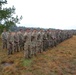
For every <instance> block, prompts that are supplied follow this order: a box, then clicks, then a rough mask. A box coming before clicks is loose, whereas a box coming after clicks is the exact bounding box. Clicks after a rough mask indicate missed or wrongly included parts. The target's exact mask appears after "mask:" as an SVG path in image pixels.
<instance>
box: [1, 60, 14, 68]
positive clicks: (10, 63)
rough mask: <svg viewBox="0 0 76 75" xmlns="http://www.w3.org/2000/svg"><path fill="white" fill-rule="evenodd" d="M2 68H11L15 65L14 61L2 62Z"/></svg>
mask: <svg viewBox="0 0 76 75" xmlns="http://www.w3.org/2000/svg"><path fill="white" fill-rule="evenodd" d="M1 64H2V66H3V67H6V66H11V65H13V64H14V61H10V62H7V61H2V62H1Z"/></svg>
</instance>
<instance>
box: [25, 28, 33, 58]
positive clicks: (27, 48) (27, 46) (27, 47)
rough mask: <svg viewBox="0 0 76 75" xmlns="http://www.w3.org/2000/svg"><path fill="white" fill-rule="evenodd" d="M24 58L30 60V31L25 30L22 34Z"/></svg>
mask: <svg viewBox="0 0 76 75" xmlns="http://www.w3.org/2000/svg"><path fill="white" fill-rule="evenodd" d="M24 41H25V43H24V57H25V58H31V54H32V51H31V32H30V29H26V32H25V33H24Z"/></svg>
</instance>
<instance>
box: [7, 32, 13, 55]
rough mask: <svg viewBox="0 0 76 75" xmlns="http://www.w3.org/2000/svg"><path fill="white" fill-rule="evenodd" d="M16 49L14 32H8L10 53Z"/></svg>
mask: <svg viewBox="0 0 76 75" xmlns="http://www.w3.org/2000/svg"><path fill="white" fill-rule="evenodd" d="M13 51H14V35H13V34H12V32H10V33H9V34H8V55H9V54H12V53H13Z"/></svg>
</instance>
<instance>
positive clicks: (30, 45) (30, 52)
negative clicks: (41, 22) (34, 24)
mask: <svg viewBox="0 0 76 75" xmlns="http://www.w3.org/2000/svg"><path fill="white" fill-rule="evenodd" d="M72 36H73V31H70V30H51V29H47V30H43V29H40V30H37V29H33V30H31V29H29V28H27V29H26V30H25V31H23V30H22V29H20V30H19V31H15V32H11V31H9V32H7V31H6V29H4V31H3V33H2V34H1V38H2V41H3V49H5V48H6V49H7V51H8V52H7V53H8V55H9V54H12V53H15V52H19V51H22V50H24V57H25V58H31V57H32V56H36V55H37V53H42V52H43V51H46V50H48V48H52V47H56V46H57V45H58V44H59V43H61V42H62V41H64V40H66V39H69V38H71V37H72Z"/></svg>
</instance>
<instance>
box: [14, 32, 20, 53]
mask: <svg viewBox="0 0 76 75" xmlns="http://www.w3.org/2000/svg"><path fill="white" fill-rule="evenodd" d="M14 44H15V48H14V51H15V52H19V36H18V33H17V31H15V34H14Z"/></svg>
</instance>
